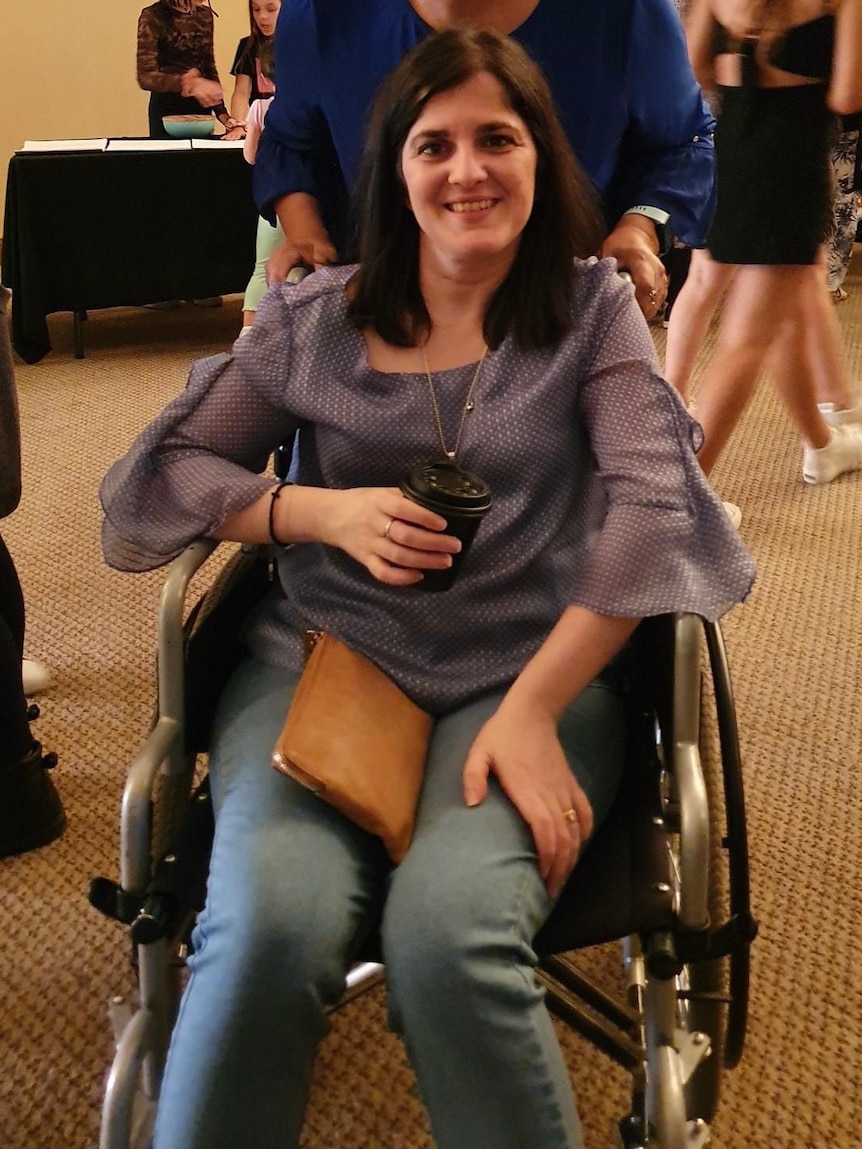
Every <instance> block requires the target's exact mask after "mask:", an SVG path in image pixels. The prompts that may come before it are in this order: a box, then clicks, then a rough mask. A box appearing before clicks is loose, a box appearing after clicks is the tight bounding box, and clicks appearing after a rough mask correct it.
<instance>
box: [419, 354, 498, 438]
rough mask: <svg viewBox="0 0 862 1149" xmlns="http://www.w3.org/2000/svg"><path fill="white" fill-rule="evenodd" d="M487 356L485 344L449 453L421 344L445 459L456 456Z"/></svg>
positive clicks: (426, 359)
mask: <svg viewBox="0 0 862 1149" xmlns="http://www.w3.org/2000/svg"><path fill="white" fill-rule="evenodd" d="M487 354H488V344H487V343H486V344H485V345H484V346H483V348H482V357H481V359H480V360H479V362H478V363H477V364H476V370H475V371H474V372H473V378H472V379H471V380H470V387H469V389H468V391H467V397H466V399H465V400H464V406H463V407H462V408H461V422H460V423H459V424H458V434H457V435H456V436H455V446H454V447H453V448H452V450H451V451H449V450H447V449H446V440H445V439H444V437H443V424H442V423H441V421H440V408H439V407H438V406H437V393H436V391H435V390H434V380H433V379H432V378H431V368H430V367H429V366H428V352H427V351H426V349H425V344H424V343H423V344H422V362H423V364H424V365H425V378H426V379H427V380H428V392H429V394H430V396H431V409H432V410H433V412H434V424H435V426H436V427H437V438H438V439H439V440H440V449H441V450H442V452H443V454H444V455H445V456H446V458H447V459H454V458H455V456H456V455H457V454H458V448H459V447H460V446H461V434H462V432H463V430H464V420H465V419H466V418H467V416H468V415H469V414H470V412H471V411H472V410H473V407H474V406H475V404H474V403H473V392H474V391H475V390H476V381H477V380H478V378H479V372H480V371H481V370H482V364H483V363H484V362H485V356H486V355H487Z"/></svg>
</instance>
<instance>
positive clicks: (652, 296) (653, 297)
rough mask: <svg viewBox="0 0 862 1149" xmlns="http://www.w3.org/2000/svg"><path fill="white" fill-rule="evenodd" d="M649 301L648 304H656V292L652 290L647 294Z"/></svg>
mask: <svg viewBox="0 0 862 1149" xmlns="http://www.w3.org/2000/svg"><path fill="white" fill-rule="evenodd" d="M649 301H650V303H656V302H657V301H658V292H657V291H655V290H653V291H651V292H650V293H649Z"/></svg>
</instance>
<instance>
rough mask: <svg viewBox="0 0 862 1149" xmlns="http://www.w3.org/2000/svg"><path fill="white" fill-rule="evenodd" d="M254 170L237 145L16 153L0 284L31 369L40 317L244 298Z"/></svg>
mask: <svg viewBox="0 0 862 1149" xmlns="http://www.w3.org/2000/svg"><path fill="white" fill-rule="evenodd" d="M256 226H257V214H256V211H255V208H254V204H253V201H252V194H251V168H250V167H249V165H248V164H247V163H246V162H245V160H244V159H243V157H242V152H241V151H240V150H239V149H237V148H227V147H226V148H224V150H222V151H219V150H218V149H215V148H213V149H191V150H188V151H173V152H171V151H166V152H154V151H150V152H120V151H117V152H112V151H110V150H108V151H105V152H98V153H86V154H82V153H56V154H34V153H24V154H21V155H16V156H14V157H13V158H12V160H11V161H10V164H9V177H8V183H7V186H6V210H5V222H4V227H3V282H4V283H5V284H6V285H7V286H8V287H11V289H12V292H13V298H12V342H13V345H14V347H15V350H16V351H17V352H18V354H19V355H20V356H21V358H22V359H24V360H25V361H26V362H27V363H35V362H36V361H37V360H39V359H41V358H42V356H43V355H45V354H47V352H48V351H50V349H51V341H50V338H49V335H48V326H47V323H46V321H45V317H46V316H47V315H50V314H51V313H52V312H55V311H71V312H84V311H88V310H93V309H95V308H100V307H118V306H133V305H139V304H143V303H156V302H159V301H160V300H167V299H202V298H204V297H206V296H210V295H225V294H230V293H233V292H239V291H243V290H244V289H245V286H246V283H247V282H248V277H249V275H250V274H251V270H252V267H253V266H254V243H255V231H256Z"/></svg>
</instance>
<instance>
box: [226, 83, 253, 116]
mask: <svg viewBox="0 0 862 1149" xmlns="http://www.w3.org/2000/svg"><path fill="white" fill-rule="evenodd" d="M250 97H251V77H250V76H244V75H243V74H242V72H240V73H239V75H238V76H237V77H236V79H235V80H234V85H233V95H232V96H231V98H230V114H231V119H233V120H236V122H237V123H238V124H244V123H245V122H246V120H247V118H248V107H249V99H250Z"/></svg>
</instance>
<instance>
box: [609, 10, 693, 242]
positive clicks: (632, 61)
mask: <svg viewBox="0 0 862 1149" xmlns="http://www.w3.org/2000/svg"><path fill="white" fill-rule="evenodd" d="M631 11H632V20H631V27H630V41H629V67H628V73H627V88H628V92H627V98H628V106H629V124H628V128H627V130H626V134H625V136H624V138H623V140H622V143H621V147H620V151H619V155H618V158H617V164H616V172H615V175H614V177H613V179H612V180H611V182H610V184H609V185H608V187H607V188H606V190H605V199H606V202H607V204H608V208H609V210H610V212H611V215H612V217H613V218H614V219H618V218H619V216H620V215H622V214H623V213H624V212H625V211H626V210H627V209H628V208H630V207H634V206H635V205H637V204H649V205H650V206H651V207H658V208H661V209H663V210H664V211H666V212H668V213H669V214H670V217H671V227H672V228H673V231H674V234H675V235H677V236H678V237H679V238H680V239H681V240H682V241H683V243H686V244H690V245H692V246H694V247H701V246H703V244H704V242H705V240H706V233H707V231H708V229H709V225H710V223H711V222H712V214H713V211H714V207H715V175H714V169H715V158H714V150H713V140H712V133H713V130H714V128H715V121H714V119H713V117H712V115H711V113H710V111H709V108H708V107H707V105H706V102H705V101H704V99H703V95H702V93H701V90H700V88H699V86H698V84H697V81H696V80H695V78H694V74H693V73H692V70H691V65H690V64H689V60H688V53H687V50H686V44H685V34H684V32H683V29H682V24H681V22H680V19H679V15H678V14H677V12H676V10H675V8H674V6H673V4H672V2H671V0H635V2H634V3H633V5H632V9H631Z"/></svg>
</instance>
